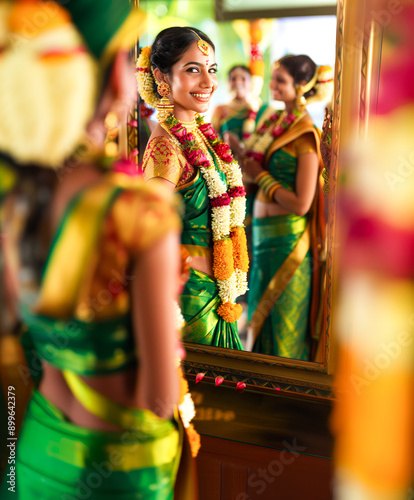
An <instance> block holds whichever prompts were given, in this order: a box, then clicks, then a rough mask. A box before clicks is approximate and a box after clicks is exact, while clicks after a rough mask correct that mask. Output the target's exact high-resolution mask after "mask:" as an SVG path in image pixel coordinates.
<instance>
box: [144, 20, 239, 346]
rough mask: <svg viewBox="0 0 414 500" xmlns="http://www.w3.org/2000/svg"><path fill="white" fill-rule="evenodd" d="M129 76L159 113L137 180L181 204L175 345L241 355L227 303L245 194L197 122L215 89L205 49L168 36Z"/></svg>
mask: <svg viewBox="0 0 414 500" xmlns="http://www.w3.org/2000/svg"><path fill="white" fill-rule="evenodd" d="M137 68H138V73H137V76H138V89H139V92H140V94H141V97H142V98H143V99H144V100H145V102H146V103H147V104H148V105H150V106H151V107H154V108H155V107H157V108H158V110H159V114H158V119H159V124H158V125H157V127H156V128H155V130H154V131H153V133H152V134H151V137H150V140H149V142H148V144H147V148H146V151H145V155H144V161H143V169H144V175H145V178H146V179H147V181H148V182H149V184H151V185H152V184H157V185H158V186H160V185H162V186H165V187H167V188H168V189H169V190H171V191H176V192H177V193H179V194H180V195H181V196H182V199H183V204H184V214H183V233H182V236H181V243H182V245H183V246H184V247H185V248H186V249H187V250H188V251H189V253H190V255H191V257H192V260H191V272H190V277H189V280H188V282H187V284H186V286H185V289H184V291H183V293H182V294H181V309H182V313H183V316H184V319H185V321H186V325H185V327H184V335H183V338H184V340H186V341H189V342H196V343H200V344H205V345H214V346H218V347H228V348H231V349H242V346H241V343H240V339H239V336H238V332H237V323H236V321H237V320H238V318H239V317H240V315H241V309H242V308H241V306H240V305H239V304H236V303H235V300H236V298H237V297H238V296H239V295H242V294H243V293H244V292H245V290H246V286H247V282H246V272H247V269H248V258H247V248H246V239H245V234H244V229H243V221H244V217H245V198H244V195H245V191H244V188H243V184H242V176H241V171H240V168H239V166H238V164H237V162H235V161H234V160H233V157H232V155H231V153H230V151H229V147H228V146H227V145H226V144H224V143H223V142H222V141H220V140H219V139H218V135H217V134H216V133H215V131H214V130H213V128H212V127H211V125H210V124H207V123H204V121H203V119H202V118H201V116H200V114H202V113H205V112H206V111H207V110H208V108H209V105H210V100H211V97H212V95H213V92H214V91H215V90H216V88H217V77H216V71H217V64H216V61H215V56H214V45H213V42H212V41H211V40H210V39H209V38H208V37H207V35H206V34H205V33H203V32H202V31H200V30H197V29H196V28H188V27H185V28H184V27H173V28H168V29H166V30H163V31H161V32H160V33H159V34H158V35H157V37H156V38H155V40H154V43H153V45H152V47H146V48H144V49H142V52H141V56H140V58H139V59H138V63H137ZM167 96H168V97H167ZM161 97H162V99H161Z"/></svg>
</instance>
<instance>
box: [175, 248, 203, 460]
mask: <svg viewBox="0 0 414 500" xmlns="http://www.w3.org/2000/svg"><path fill="white" fill-rule="evenodd" d="M184 257H185V255H184ZM176 309H177V318H176V327H177V332H178V335H179V338H181V330H182V328H183V326H184V324H185V321H184V318H183V316H182V314H181V309H180V306H179V305H178V304H176ZM178 343H179V345H181V342H180V340H178ZM177 352H178V353H180V352H181V349H177ZM177 365H178V376H179V378H180V396H179V400H178V411H179V413H180V418H181V421H182V423H183V426H184V429H185V432H186V435H187V438H188V442H189V444H190V448H191V455H192V456H193V457H196V456H197V453H198V450H199V448H200V436H199V435H198V432H197V431H196V430H195V429H194V426H193V425H192V424H191V423H190V422H191V420H192V419H193V418H194V417H195V406H194V402H193V399H192V397H191V393H190V390H189V388H188V382H187V379H186V378H185V376H184V373H183V370H182V368H181V357H180V355H178V356H177Z"/></svg>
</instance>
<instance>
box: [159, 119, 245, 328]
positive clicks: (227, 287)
mask: <svg viewBox="0 0 414 500" xmlns="http://www.w3.org/2000/svg"><path fill="white" fill-rule="evenodd" d="M165 125H166V126H167V127H168V130H169V132H170V133H171V134H172V135H173V136H174V137H175V138H176V139H177V140H178V142H179V144H180V147H181V148H182V150H183V154H184V156H185V157H186V159H187V161H188V162H189V163H190V164H191V165H192V166H193V167H196V168H199V169H200V172H201V173H202V175H203V177H204V180H205V181H206V184H207V189H208V196H209V198H210V205H211V214H212V215H211V219H212V221H211V228H212V233H213V245H214V246H213V274H214V277H215V278H216V280H217V288H218V291H219V297H220V299H221V304H220V306H219V307H218V309H217V313H218V314H219V315H220V316H221V317H222V318H223V319H224V320H225V321H227V322H228V323H233V322H234V321H237V320H238V319H239V318H240V316H241V313H242V307H241V305H240V304H236V303H235V300H236V298H237V297H238V296H239V295H243V294H244V293H246V291H247V271H248V268H249V258H248V253H247V242H246V235H245V232H244V226H243V222H244V218H245V213H246V198H245V196H246V191H245V189H244V186H243V180H242V173H241V170H240V167H239V165H238V163H237V162H236V161H235V160H234V158H233V155H232V154H231V151H230V147H229V146H228V144H226V143H224V142H223V141H222V140H220V139H219V137H218V135H217V134H216V132H215V131H214V129H213V127H212V126H211V124H210V123H205V122H204V120H203V118H202V117H201V116H198V117H197V125H198V129H196V130H197V131H198V133H200V134H201V136H202V137H201V139H202V140H203V138H205V140H206V141H207V143H208V144H209V146H210V147H211V149H212V150H213V153H214V154H215V156H216V157H217V158H218V162H219V164H220V167H221V169H222V170H223V172H224V174H225V175H226V178H227V185H228V188H227V187H226V184H225V183H224V182H223V180H222V179H221V178H220V175H219V173H218V171H217V169H216V168H215V165H214V163H211V162H210V161H209V159H208V158H207V156H206V154H205V153H204V152H203V151H202V150H201V149H200V147H199V145H198V143H197V140H196V136H195V135H194V134H193V133H192V132H188V131H187V129H186V128H185V127H184V125H183V124H182V123H180V122H179V121H178V120H177V119H176V118H175V117H174V116H172V115H171V116H169V117H168V118H167V119H166V120H165Z"/></svg>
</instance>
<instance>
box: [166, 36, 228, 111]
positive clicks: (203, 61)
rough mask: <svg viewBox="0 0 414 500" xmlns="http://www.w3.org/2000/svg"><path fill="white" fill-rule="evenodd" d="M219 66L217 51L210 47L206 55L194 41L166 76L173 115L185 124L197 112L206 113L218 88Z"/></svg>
mask: <svg viewBox="0 0 414 500" xmlns="http://www.w3.org/2000/svg"><path fill="white" fill-rule="evenodd" d="M216 72H217V64H216V59H215V55H214V50H213V48H212V47H210V53H209V55H208V56H206V55H204V54H203V53H202V52H201V51H200V49H199V48H198V46H197V42H194V43H193V44H191V45H190V47H189V48H188V49H187V50H186V52H184V54H183V56H182V57H181V59H179V60H178V61H177V62H176V63H175V64H174V65H173V67H172V69H171V74H170V75H169V76H167V77H166V79H167V81H168V83H169V85H170V88H171V94H170V97H171V102H172V103H173V104H174V115H175V117H176V118H177V119H179V120H182V121H191V120H192V119H193V118H194V115H195V113H205V112H206V111H207V110H208V108H209V105H210V100H211V96H212V94H213V92H214V91H215V90H216V88H217V86H218V81H217V76H216Z"/></svg>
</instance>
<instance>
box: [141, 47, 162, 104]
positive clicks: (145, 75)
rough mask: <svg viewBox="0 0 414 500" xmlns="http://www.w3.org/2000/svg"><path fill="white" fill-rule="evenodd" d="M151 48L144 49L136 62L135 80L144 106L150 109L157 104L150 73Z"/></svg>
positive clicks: (152, 78) (157, 100)
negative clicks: (146, 105)
mask: <svg viewBox="0 0 414 500" xmlns="http://www.w3.org/2000/svg"><path fill="white" fill-rule="evenodd" d="M150 55H151V47H144V48H143V49H142V50H141V54H140V55H139V57H138V60H137V64H136V67H137V72H136V78H137V83H138V92H139V93H140V95H141V97H142V99H143V100H144V101H145V103H146V104H148V105H149V106H151V108H156V107H157V104H158V102H159V99H158V97H157V96H156V94H155V93H154V77H153V76H152V73H151V63H150Z"/></svg>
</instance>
